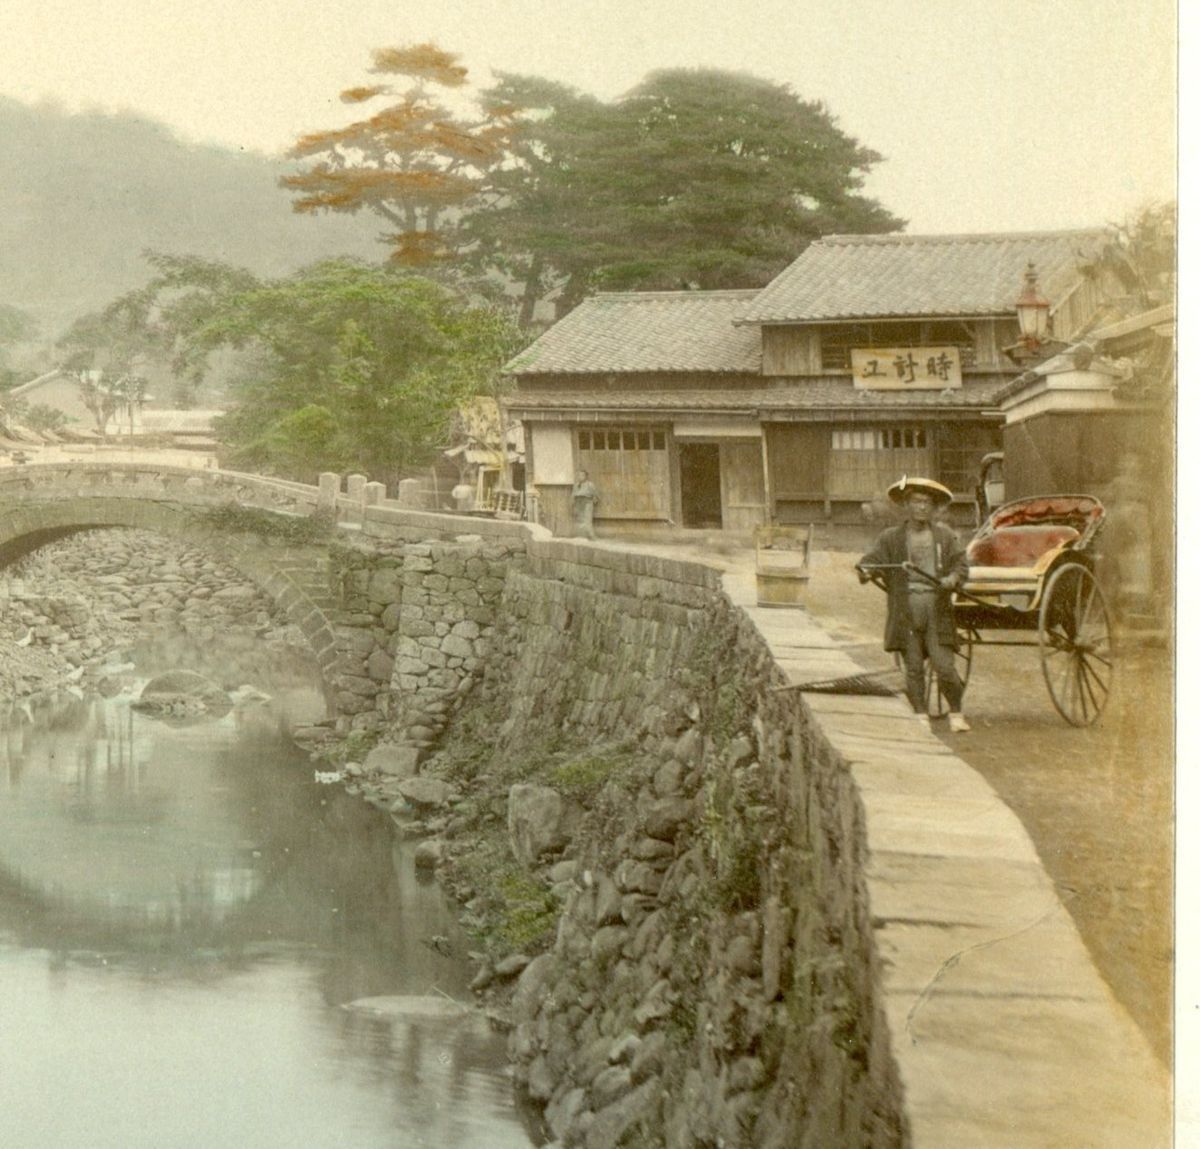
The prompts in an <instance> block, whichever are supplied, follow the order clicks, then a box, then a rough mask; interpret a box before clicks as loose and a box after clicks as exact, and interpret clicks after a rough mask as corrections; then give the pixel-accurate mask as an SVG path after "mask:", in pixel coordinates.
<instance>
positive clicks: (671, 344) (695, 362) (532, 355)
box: [505, 291, 762, 375]
mask: <svg viewBox="0 0 1200 1149" xmlns="http://www.w3.org/2000/svg"><path fill="white" fill-rule="evenodd" d="M757 294H758V293H757V291H631V292H602V293H601V294H598V295H593V296H591V297H590V298H588V299H585V300H584V301H583V302H582V303H581V304H580V305H579V306H578V307H576V308H575V310H574V311H572V312H571V313H570V314H569V315H567V316H565V317H564V318H562V319H560V320H559V321H558V322H557V323H556V324H555V325H554V326H553V327H551V328H550V329H549V330H548V331H546V332H545V333H544V334H543V335H542V336H541V337H540V338H539V339H537V340H536V341H535V342H534V343H533V344H532V346H530V347H528V348H526V349H525V350H524V351H523V352H521V354H520V355H518V356H517V357H516V358H515V359H513V360H512V362H511V363H509V364H508V365H507V366H506V367H505V371H506V373H508V374H510V375H538V374H571V373H576V372H589V373H590V372H609V371H613V372H617V371H620V372H628V371H712V372H728V371H737V372H747V371H749V372H755V373H757V372H758V371H759V370H760V368H761V364H762V348H761V340H760V337H759V334H758V332H757V331H755V330H753V329H752V328H744V327H735V326H734V325H733V319H734V316H735V315H736V314H737V313H738V312H739V311H740V310H741V309H743V308H744V307H745V306H746V304H747V303H748V302H750V301H752V300H753V299H754V297H755V295H757Z"/></svg>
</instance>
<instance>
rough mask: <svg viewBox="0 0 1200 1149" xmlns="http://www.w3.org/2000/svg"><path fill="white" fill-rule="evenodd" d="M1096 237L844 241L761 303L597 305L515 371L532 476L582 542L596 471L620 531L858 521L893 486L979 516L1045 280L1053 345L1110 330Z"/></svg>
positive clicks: (646, 297) (693, 295)
mask: <svg viewBox="0 0 1200 1149" xmlns="http://www.w3.org/2000/svg"><path fill="white" fill-rule="evenodd" d="M1103 242H1104V234H1103V232H1100V231H1071V232H1050V233H1022V234H1013V235H999V234H997V235H951V236H906V235H889V236H830V237H826V238H825V239H823V240H820V241H818V242H816V243H814V244H812V245H811V246H810V247H809V248H808V249H807V250H806V251H805V252H804V253H803V254H802V255H801V256H800V257H799V258H798V259H797V260H796V261H795V262H794V263H792V264H791V265H790V266H789V267H788V268H787V269H786V270H784V271H783V272H782V273H781V274H780V275H779V276H778V277H777V278H776V279H775V280H773V281H772V282H771V283H770V284H768V285H767V286H766V287H765V288H763V289H761V290H755V291H681V292H626V293H604V294H598V295H595V296H592V297H591V298H589V299H587V300H585V301H584V302H583V303H582V304H581V305H580V306H579V307H577V308H576V309H575V310H574V311H572V312H571V313H570V314H569V315H567V316H566V317H565V318H563V319H562V320H560V321H559V322H558V323H557V324H555V325H554V326H553V327H552V328H550V329H549V330H548V331H546V332H545V333H544V334H543V335H542V336H541V337H540V338H539V339H537V340H536V341H535V342H534V343H533V344H532V345H531V346H530V347H529V348H528V349H527V350H526V351H525V352H524V353H523V354H521V355H520V356H518V357H517V358H516V359H514V360H513V361H512V362H511V363H510V364H508V367H507V369H506V371H507V374H508V375H509V376H510V379H511V382H512V384H513V387H514V390H513V393H512V394H511V395H510V397H509V398H508V400H507V401H506V406H507V409H508V413H509V414H510V415H511V416H513V417H515V418H518V419H520V420H521V422H522V423H523V424H524V426H525V428H526V449H527V475H528V479H529V482H530V484H531V485H532V487H533V488H534V489H535V490H536V492H537V494H538V497H539V499H540V502H541V508H542V516H543V519H544V520H545V521H547V522H548V523H549V524H550V525H551V527H552V528H553V529H555V530H556V531H562V532H565V531H566V530H568V529H569V498H570V487H571V483H572V479H573V476H574V474H575V472H576V471H577V470H579V469H581V468H582V469H584V470H586V471H588V472H589V475H590V477H591V479H592V481H593V482H594V483H595V484H596V486H597V487H598V489H599V491H600V503H599V505H598V507H597V510H596V515H597V523H598V525H599V527H600V530H601V533H603V531H604V529H605V528H616V527H623V528H626V529H628V528H631V527H634V526H640V525H644V526H650V527H654V526H663V525H666V526H673V525H674V526H682V527H704V528H710V529H711V528H721V529H725V530H733V531H745V530H749V529H751V528H753V527H755V526H758V525H760V524H764V523H768V522H775V523H785V524H786V523H789V522H799V523H807V522H812V521H827V522H832V523H857V522H861V521H862V520H863V518H864V517H865V516H867V515H869V514H870V510H869V508H870V506H871V504H872V503H873V502H874V501H876V500H878V499H879V498H881V496H882V494H883V492H884V491H885V490H886V488H887V486H888V485H889V484H890V483H891V482H892V481H893V480H894V479H895V478H896V477H897V476H899V475H901V474H904V473H910V474H913V473H919V474H924V475H929V476H932V477H934V478H936V479H938V480H939V481H941V482H943V483H945V484H946V485H947V486H948V487H950V488H951V490H953V491H954V492H955V496H956V504H957V507H958V510H959V512H960V513H961V514H962V515H963V516H964V517H966V515H967V514H968V513H969V511H968V508H969V507H970V505H971V500H972V492H973V487H974V483H975V479H976V474H977V468H978V463H979V460H980V458H981V457H982V456H983V455H984V454H985V453H987V452H988V451H992V450H995V449H997V448H999V447H1000V445H1001V428H1002V425H1003V415H1002V413H1001V410H1000V407H999V404H998V396H999V395H1000V394H1001V392H1002V391H1003V390H1004V389H1005V388H1006V387H1007V386H1008V385H1009V384H1010V383H1011V382H1012V381H1013V379H1014V377H1016V376H1018V375H1020V374H1021V372H1020V369H1019V368H1017V367H1015V366H1014V365H1013V363H1012V362H1011V360H1010V359H1009V358H1008V357H1007V356H1006V355H1005V353H1004V349H1005V348H1006V347H1008V346H1010V345H1012V344H1014V343H1016V341H1017V339H1018V334H1019V332H1018V327H1017V319H1016V312H1015V308H1014V301H1015V299H1016V297H1017V295H1018V294H1019V292H1020V290H1021V287H1022V283H1023V278H1024V273H1025V270H1026V268H1027V266H1028V264H1029V263H1031V262H1032V263H1033V264H1034V265H1035V267H1036V269H1037V274H1038V279H1039V283H1040V286H1041V290H1042V292H1043V293H1044V294H1045V295H1046V297H1047V298H1048V299H1049V301H1050V303H1051V313H1052V317H1053V323H1054V331H1055V335H1056V337H1057V338H1060V339H1070V338H1071V337H1072V336H1074V335H1075V334H1076V333H1078V332H1079V331H1081V330H1084V329H1086V328H1087V327H1088V326H1089V325H1091V324H1094V323H1095V322H1096V321H1097V319H1098V317H1100V316H1101V315H1102V314H1103V313H1104V306H1105V299H1106V297H1107V285H1106V284H1105V282H1104V273H1103V272H1102V271H1101V270H1100V269H1099V265H1097V264H1096V263H1095V262H1094V256H1095V254H1096V253H1097V252H1098V250H1099V248H1100V246H1101V245H1102V243H1103Z"/></svg>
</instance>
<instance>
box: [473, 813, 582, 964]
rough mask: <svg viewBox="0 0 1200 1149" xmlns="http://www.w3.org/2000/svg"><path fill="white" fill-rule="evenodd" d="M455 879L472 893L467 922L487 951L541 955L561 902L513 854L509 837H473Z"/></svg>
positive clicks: (554, 924) (555, 923) (552, 931)
mask: <svg viewBox="0 0 1200 1149" xmlns="http://www.w3.org/2000/svg"><path fill="white" fill-rule="evenodd" d="M453 880H454V882H455V884H456V885H458V884H462V885H465V886H466V887H468V888H469V889H470V890H471V892H472V896H471V899H470V901H469V903H468V911H467V914H466V915H465V916H464V919H463V923H464V925H465V926H466V927H467V929H468V930H469V931H470V932H471V934H472V936H473V937H474V938H475V940H476V942H477V943H478V944H480V945H481V946H483V948H484V949H486V950H487V951H489V952H491V953H493V954H494V955H500V954H506V953H518V952H523V953H530V952H532V953H536V952H538V951H539V950H542V949H545V948H547V947H548V946H549V945H550V943H551V942H552V941H553V939H554V931H555V929H556V927H557V925H558V916H559V914H560V913H561V912H562V906H561V904H560V902H559V900H558V898H557V897H556V896H555V895H554V893H553V891H552V890H551V889H550V888H549V886H547V885H546V883H545V882H544V881H542V880H541V879H540V878H538V877H537V875H536V874H532V873H530V872H529V871H528V870H526V869H525V867H523V866H522V865H521V864H520V863H519V862H517V861H516V860H515V859H514V858H513V857H512V855H511V854H510V852H509V850H508V843H507V839H506V838H504V837H502V836H500V835H497V834H490V835H487V836H485V837H480V838H476V839H474V840H473V842H472V846H471V849H470V850H469V851H467V852H466V853H464V854H462V855H460V856H459V857H457V858H455V860H454V865H453Z"/></svg>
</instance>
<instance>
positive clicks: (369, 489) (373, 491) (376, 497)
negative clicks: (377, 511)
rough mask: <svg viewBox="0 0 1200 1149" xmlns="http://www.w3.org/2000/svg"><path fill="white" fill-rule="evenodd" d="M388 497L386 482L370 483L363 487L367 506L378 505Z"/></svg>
mask: <svg viewBox="0 0 1200 1149" xmlns="http://www.w3.org/2000/svg"><path fill="white" fill-rule="evenodd" d="M386 498H387V484H386V483H368V484H367V485H366V486H365V487H363V504H364V505H365V506H368V507H377V506H379V504H380V503H382V502H383V500H384V499H386Z"/></svg>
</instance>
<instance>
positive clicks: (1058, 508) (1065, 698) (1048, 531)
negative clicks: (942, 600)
mask: <svg viewBox="0 0 1200 1149" xmlns="http://www.w3.org/2000/svg"><path fill="white" fill-rule="evenodd" d="M1104 515H1105V512H1104V507H1103V506H1102V505H1101V503H1100V501H1099V500H1098V499H1095V498H1093V497H1092V496H1091V495H1035V496H1033V497H1030V498H1024V499H1016V500H1013V501H1012V502H1008V503H1005V504H1004V505H1003V506H1001V507H998V508H997V509H996V510H994V511H992V512H991V514H989V515H988V517H987V521H986V522H984V523H983V525H982V526H981V527H980V528H979V529H978V530H977V531H976V532H975V536H974V537H973V538H972V539H971V541H970V543H969V544H968V545H967V563H968V566H969V573H968V575H967V580H966V582H965V583H964V584H963V585H962V586H961V587H960V588H959V589H958V590H957V591H956V592H955V593H954V600H953V609H954V623H955V630H956V638H957V650H956V654H955V662H956V665H957V669H958V673H959V677H960V678H961V679H962V681H963V685H964V686H965V685H966V683H967V681H968V679H969V678H970V675H971V663H972V661H973V657H974V652H975V648H976V647H978V646H1029V647H1036V648H1037V650H1038V653H1039V656H1040V659H1041V666H1042V677H1043V679H1044V680H1045V683H1046V689H1047V690H1048V691H1049V693H1050V700H1051V701H1052V702H1053V703H1054V707H1055V709H1056V710H1057V711H1058V712H1059V714H1061V715H1062V717H1063V718H1064V719H1066V721H1067V722H1069V723H1070V724H1071V725H1072V726H1090V725H1092V724H1093V723H1094V722H1095V721H1096V720H1097V719H1098V718H1099V717H1100V715H1101V714H1102V713H1103V711H1104V707H1105V706H1106V704H1107V703H1108V697H1109V693H1110V691H1111V687H1112V677H1113V662H1114V659H1113V642H1112V626H1111V622H1110V616H1109V611H1108V605H1107V602H1106V601H1105V596H1104V592H1103V590H1102V589H1101V587H1100V583H1099V582H1098V580H1097V578H1096V573H1095V560H1096V554H1095V542H1096V538H1097V535H1098V534H1099V532H1100V529H1101V527H1102V526H1103V525H1104ZM904 565H905V566H906V567H907V564H904ZM882 569H883V568H881V567H878V566H876V567H871V568H866V573H867V574H868V575H870V576H871V578H872V580H873V581H875V582H876V583H877V585H880V586H883V585H884V582H883V578H882V573H881V572H882ZM918 573H919V572H918ZM996 632H1001V633H999V634H997V633H996ZM1013 632H1032V634H1033V635H1034V636H1035V637H1032V638H1025V637H1021V636H1020V634H1019V633H1018V634H1016V635H1014V633H1013ZM926 701H927V703H928V704H929V712H930V713H932V714H944V713H945V712H946V710H947V706H946V703H945V700H944V699H943V698H942V696H941V691H940V689H939V688H938V686H937V684H936V681H935V680H934V675H933V673H932V669H931V668H929V667H927V668H926Z"/></svg>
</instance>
